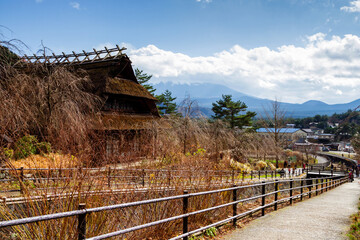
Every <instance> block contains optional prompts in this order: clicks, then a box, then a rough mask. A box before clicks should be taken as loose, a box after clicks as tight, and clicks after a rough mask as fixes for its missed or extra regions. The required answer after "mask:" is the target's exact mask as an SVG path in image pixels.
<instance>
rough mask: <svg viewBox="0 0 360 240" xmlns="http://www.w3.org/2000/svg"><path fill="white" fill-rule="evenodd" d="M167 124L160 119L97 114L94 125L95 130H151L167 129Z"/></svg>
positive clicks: (133, 115) (132, 115) (146, 116)
mask: <svg viewBox="0 0 360 240" xmlns="http://www.w3.org/2000/svg"><path fill="white" fill-rule="evenodd" d="M168 125H169V124H168V123H166V122H165V121H163V120H162V119H161V118H159V117H156V116H152V115H140V114H131V115H130V114H122V115H119V114H111V113H108V114H107V113H102V114H99V115H98V116H97V118H96V121H95V123H94V127H93V129H95V130H102V131H103V130H141V129H152V128H159V127H160V128H168V127H169V126H168Z"/></svg>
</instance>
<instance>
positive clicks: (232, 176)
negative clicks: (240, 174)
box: [231, 169, 235, 183]
mask: <svg viewBox="0 0 360 240" xmlns="http://www.w3.org/2000/svg"><path fill="white" fill-rule="evenodd" d="M231 178H232V183H234V182H235V170H234V169H233V170H232V173H231Z"/></svg>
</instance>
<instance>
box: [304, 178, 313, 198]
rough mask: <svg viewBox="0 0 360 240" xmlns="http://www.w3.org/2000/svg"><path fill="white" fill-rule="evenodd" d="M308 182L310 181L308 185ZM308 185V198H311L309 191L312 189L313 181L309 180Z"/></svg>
mask: <svg viewBox="0 0 360 240" xmlns="http://www.w3.org/2000/svg"><path fill="white" fill-rule="evenodd" d="M310 181H311V183H310ZM309 183H310V184H309V185H310V186H308V190H309V198H311V189H312V184H313V180H312V179H311V180H309ZM306 185H308V183H306Z"/></svg>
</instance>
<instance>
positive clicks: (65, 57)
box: [17, 45, 126, 65]
mask: <svg viewBox="0 0 360 240" xmlns="http://www.w3.org/2000/svg"><path fill="white" fill-rule="evenodd" d="M123 50H126V48H120V47H119V46H118V45H116V47H115V48H110V49H108V48H107V47H105V49H103V50H99V51H97V50H96V49H95V48H93V51H92V52H85V51H84V50H83V52H82V53H75V52H74V51H72V53H71V54H65V53H64V52H62V54H60V55H55V54H54V53H53V54H52V55H50V56H46V55H43V56H37V55H35V54H34V55H33V56H28V55H26V54H25V55H24V56H23V57H22V58H21V60H20V61H19V62H18V63H19V64H24V63H35V64H36V63H45V64H51V65H52V64H82V63H88V62H100V61H104V60H107V59H114V58H118V57H121V56H123V55H124V54H123V53H122V51H123ZM18 63H17V64H18Z"/></svg>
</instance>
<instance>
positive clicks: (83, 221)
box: [78, 203, 86, 240]
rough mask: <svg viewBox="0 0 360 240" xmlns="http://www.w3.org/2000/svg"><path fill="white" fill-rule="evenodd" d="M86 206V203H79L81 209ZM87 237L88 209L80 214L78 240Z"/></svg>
mask: <svg viewBox="0 0 360 240" xmlns="http://www.w3.org/2000/svg"><path fill="white" fill-rule="evenodd" d="M85 208H86V204H85V203H80V204H79V210H83V209H85ZM85 238H86V211H84V213H82V214H79V215H78V240H84V239H85Z"/></svg>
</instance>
